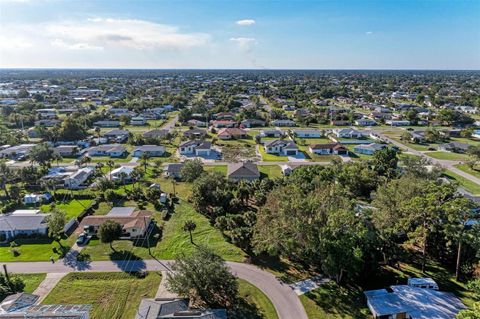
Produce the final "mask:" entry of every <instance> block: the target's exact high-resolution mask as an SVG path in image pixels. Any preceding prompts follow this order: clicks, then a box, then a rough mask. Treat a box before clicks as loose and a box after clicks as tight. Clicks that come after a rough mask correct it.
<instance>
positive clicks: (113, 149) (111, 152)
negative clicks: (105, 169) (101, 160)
mask: <svg viewBox="0 0 480 319" xmlns="http://www.w3.org/2000/svg"><path fill="white" fill-rule="evenodd" d="M85 153H86V154H88V156H110V157H122V156H125V155H126V154H127V153H128V152H127V149H126V148H125V146H123V145H120V144H105V145H98V146H93V147H90V148H88V149H86V150H85Z"/></svg>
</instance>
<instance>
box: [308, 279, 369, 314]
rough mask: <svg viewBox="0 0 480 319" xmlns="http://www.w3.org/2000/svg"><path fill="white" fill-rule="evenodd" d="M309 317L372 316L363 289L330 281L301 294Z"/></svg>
mask: <svg viewBox="0 0 480 319" xmlns="http://www.w3.org/2000/svg"><path fill="white" fill-rule="evenodd" d="M300 301H301V302H302V304H303V306H304V307H305V311H306V312H307V315H308V318H309V319H337V318H338V319H339V318H345V319H347V318H348V319H350V318H351V319H361V318H365V319H366V318H371V314H370V311H369V310H368V308H367V303H366V302H365V300H364V297H363V293H362V291H361V289H359V288H356V287H348V288H345V287H341V286H339V285H337V284H336V283H335V282H333V281H332V282H329V283H326V284H324V285H322V286H321V287H319V288H317V289H315V290H313V291H311V292H308V293H306V294H304V295H302V296H300Z"/></svg>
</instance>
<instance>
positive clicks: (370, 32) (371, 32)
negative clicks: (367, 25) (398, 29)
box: [365, 31, 373, 35]
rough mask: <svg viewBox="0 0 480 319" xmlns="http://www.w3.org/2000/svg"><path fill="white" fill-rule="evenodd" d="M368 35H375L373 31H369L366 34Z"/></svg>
mask: <svg viewBox="0 0 480 319" xmlns="http://www.w3.org/2000/svg"><path fill="white" fill-rule="evenodd" d="M365 34H366V35H372V34H373V31H367V32H365Z"/></svg>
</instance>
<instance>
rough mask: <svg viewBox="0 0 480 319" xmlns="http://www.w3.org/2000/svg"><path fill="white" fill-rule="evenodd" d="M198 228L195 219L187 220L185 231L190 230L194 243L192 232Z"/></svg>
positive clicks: (184, 226) (191, 240)
mask: <svg viewBox="0 0 480 319" xmlns="http://www.w3.org/2000/svg"><path fill="white" fill-rule="evenodd" d="M195 228H197V224H195V222H194V221H193V220H187V221H186V222H185V224H184V225H183V231H188V233H189V234H190V242H191V243H192V244H193V236H192V232H193V231H194V230H195Z"/></svg>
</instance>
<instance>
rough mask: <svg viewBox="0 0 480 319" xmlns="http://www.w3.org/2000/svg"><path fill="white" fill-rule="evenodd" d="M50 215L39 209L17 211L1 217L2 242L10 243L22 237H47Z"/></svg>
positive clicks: (0, 240)
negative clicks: (48, 217)
mask: <svg viewBox="0 0 480 319" xmlns="http://www.w3.org/2000/svg"><path fill="white" fill-rule="evenodd" d="M48 215H49V214H42V213H41V212H40V211H39V210H37V209H26V210H16V211H14V212H12V213H8V214H3V215H0V242H5V241H10V240H12V239H14V238H15V237H17V236H20V235H29V236H35V235H38V236H39V237H41V236H46V235H47V230H48V224H47V216H48Z"/></svg>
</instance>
